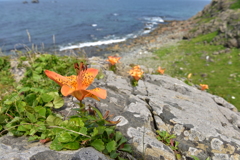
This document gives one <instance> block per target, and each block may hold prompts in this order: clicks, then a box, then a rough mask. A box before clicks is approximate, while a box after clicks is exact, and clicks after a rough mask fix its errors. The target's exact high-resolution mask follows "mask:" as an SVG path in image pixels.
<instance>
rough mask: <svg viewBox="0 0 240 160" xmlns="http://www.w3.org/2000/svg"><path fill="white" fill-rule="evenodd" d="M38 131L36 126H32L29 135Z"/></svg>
mask: <svg viewBox="0 0 240 160" xmlns="http://www.w3.org/2000/svg"><path fill="white" fill-rule="evenodd" d="M36 132H37V130H36V129H35V128H32V129H31V130H30V132H29V135H30V136H32V135H34V134H35V133H36Z"/></svg>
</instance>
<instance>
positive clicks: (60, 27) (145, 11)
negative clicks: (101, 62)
mask: <svg viewBox="0 0 240 160" xmlns="http://www.w3.org/2000/svg"><path fill="white" fill-rule="evenodd" d="M23 1H25V0H22V1H21V0H0V8H1V11H0V48H1V51H2V52H3V53H6V54H8V53H10V50H13V49H24V48H26V47H31V45H32V44H34V45H35V46H38V48H44V49H45V50H51V49H53V48H54V49H55V50H65V49H71V48H76V47H80V48H81V47H86V46H93V45H101V44H109V43H116V42H121V41H124V40H126V39H127V38H134V37H136V36H138V35H141V34H147V33H148V32H149V31H150V30H152V29H153V28H154V27H156V25H157V24H159V23H164V21H165V20H186V19H188V18H190V17H192V16H194V15H195V14H197V12H199V11H201V10H202V9H203V8H204V6H206V5H207V4H209V3H210V1H211V0H39V2H40V3H31V0H26V1H28V3H26V4H24V3H23Z"/></svg>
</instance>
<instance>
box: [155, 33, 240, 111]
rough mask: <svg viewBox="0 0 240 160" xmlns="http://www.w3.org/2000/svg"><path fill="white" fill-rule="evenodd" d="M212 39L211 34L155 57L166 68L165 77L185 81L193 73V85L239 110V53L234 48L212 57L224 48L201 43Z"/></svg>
mask: <svg viewBox="0 0 240 160" xmlns="http://www.w3.org/2000/svg"><path fill="white" fill-rule="evenodd" d="M215 35H216V33H210V34H207V35H203V36H199V37H197V38H194V39H192V40H190V41H182V42H181V43H180V44H179V45H178V46H168V47H165V48H161V49H159V50H157V51H156V52H155V54H156V55H157V56H158V57H159V58H160V60H161V64H162V67H165V68H166V72H165V73H166V74H169V75H170V76H172V77H179V78H183V77H185V78H186V77H187V75H188V74H189V73H192V74H193V76H192V77H191V82H192V83H193V84H208V85H209V88H210V89H209V92H210V93H212V94H215V95H219V96H221V97H223V98H225V99H226V100H227V101H229V102H230V103H232V104H233V105H235V106H236V107H237V108H238V110H240V101H239V99H240V91H239V89H238V88H239V86H240V83H239V81H240V70H239V68H240V63H239V62H240V50H239V49H235V48H233V49H231V50H230V52H228V53H221V54H218V55H214V54H213V53H214V52H215V51H220V50H224V49H225V48H224V47H223V46H214V45H209V44H206V45H204V43H203V42H204V41H211V39H212V38H213V37H214V36H215ZM207 57H209V58H208V59H207ZM234 97H235V99H234Z"/></svg>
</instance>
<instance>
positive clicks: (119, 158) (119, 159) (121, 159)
mask: <svg viewBox="0 0 240 160" xmlns="http://www.w3.org/2000/svg"><path fill="white" fill-rule="evenodd" d="M118 160H127V159H124V158H121V157H118Z"/></svg>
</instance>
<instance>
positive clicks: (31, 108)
mask: <svg viewBox="0 0 240 160" xmlns="http://www.w3.org/2000/svg"><path fill="white" fill-rule="evenodd" d="M24 108H25V111H27V112H29V113H32V114H33V113H35V110H34V109H33V107H29V106H25V107H24Z"/></svg>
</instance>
